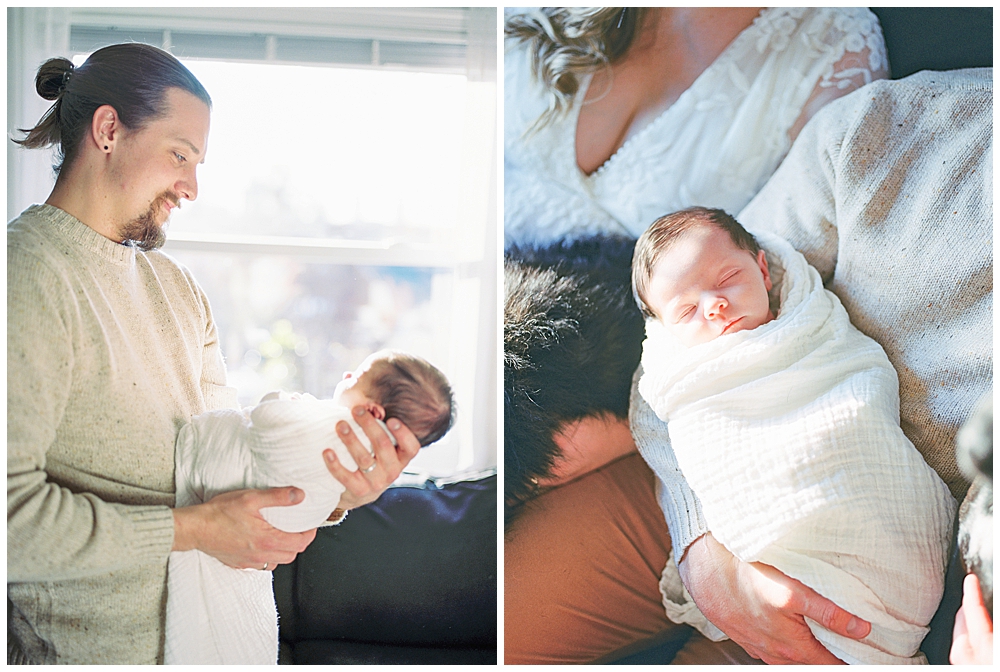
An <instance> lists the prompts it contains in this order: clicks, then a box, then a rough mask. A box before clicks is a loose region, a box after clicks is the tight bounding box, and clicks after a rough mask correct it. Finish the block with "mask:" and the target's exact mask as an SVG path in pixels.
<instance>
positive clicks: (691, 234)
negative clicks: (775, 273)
mask: <svg viewBox="0 0 1000 672" xmlns="http://www.w3.org/2000/svg"><path fill="white" fill-rule="evenodd" d="M770 289H771V275H770V273H769V272H768V270H767V260H766V259H765V258H764V251H763V250H762V249H760V246H759V245H758V244H757V241H756V240H755V239H754V237H753V236H752V235H750V233H748V232H747V230H746V229H744V228H743V227H742V226H741V225H740V223H739V222H737V221H736V220H735V219H733V218H732V217H731V216H729V215H728V214H726V213H725V212H723V211H722V210H713V209H709V208H700V207H696V208H687V209H685V210H680V211H678V212H675V213H673V214H670V215H666V216H664V217H660V218H659V219H658V220H656V221H655V222H653V224H652V225H651V226H650V227H649V228H648V229H646V232H645V233H643V234H642V236H640V237H639V240H638V242H636V244H635V253H634V254H633V255H632V291H633V293H634V294H635V300H636V302H637V303H638V304H639V309H640V310H641V311H642V313H643V314H644V315H645V316H646V317H654V318H656V319H658V320H659V321H660V322H661V323H662V324H663V326H664V327H666V328H667V330H668V331H669V332H670V333H672V334H673V335H674V336H675V337H676V338H677V339H678V340H679V341H680V342H681V343H683V344H684V345H687V346H689V347H690V346H694V345H698V344H700V343H707V342H708V341H711V340H714V339H716V338H718V337H719V336H722V335H723V334H732V333H735V332H737V331H743V330H746V329H755V328H757V327H759V326H760V325H762V324H765V323H767V322H770V321H771V320H773V319H774V315H773V314H772V313H771V309H770V305H769V300H768V296H767V293H768V291H769V290H770Z"/></svg>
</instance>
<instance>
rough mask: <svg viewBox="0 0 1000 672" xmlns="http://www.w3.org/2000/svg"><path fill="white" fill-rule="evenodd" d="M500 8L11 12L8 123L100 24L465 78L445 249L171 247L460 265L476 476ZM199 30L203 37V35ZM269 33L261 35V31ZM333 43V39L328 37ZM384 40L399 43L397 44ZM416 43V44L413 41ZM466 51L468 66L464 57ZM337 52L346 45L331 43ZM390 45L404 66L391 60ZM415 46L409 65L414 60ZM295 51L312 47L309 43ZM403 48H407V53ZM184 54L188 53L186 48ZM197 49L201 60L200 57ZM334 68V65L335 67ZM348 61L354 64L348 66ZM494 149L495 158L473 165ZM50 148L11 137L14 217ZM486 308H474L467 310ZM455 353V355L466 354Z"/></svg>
mask: <svg viewBox="0 0 1000 672" xmlns="http://www.w3.org/2000/svg"><path fill="white" fill-rule="evenodd" d="M497 26H498V21H497V11H496V9H495V8H490V7H487V8H436V9H426V8H266V7H260V8H228V7H223V8H117V7H116V8H70V7H61V8H38V7H21V8H8V9H7V38H8V52H7V53H8V58H7V125H8V127H7V131H8V137H19V136H18V135H17V129H21V128H29V127H31V126H33V125H34V124H35V123H36V122H37V120H38V119H39V118H40V117H41V115H42V114H44V112H45V110H46V109H48V106H49V105H50V103H49V102H48V101H45V100H43V99H41V97H39V96H38V95H37V93H36V92H35V90H34V76H35V73H36V71H37V68H38V66H39V65H40V64H41V63H42V62H44V61H45V60H46V59H48V58H51V57H53V56H71V55H72V53H73V52H72V51H71V36H72V35H73V31H74V30H76V31H77V34H79V32H80V30H81V29H83V30H90V31H93V32H100V31H107V30H109V29H112V30H123V31H127V30H141V31H151V32H158V33H160V34H161V35H162V44H161V45H159V46H163V47H165V48H168V49H169V48H170V47H171V42H172V40H173V39H174V36H179V35H185V36H187V38H188V43H190V39H191V36H192V34H198V33H200V34H211V35H228V36H231V37H233V41H237V42H238V41H239V40H238V39H237V38H238V37H239V36H244V37H245V36H254V39H252V40H244V42H247V41H249V42H252V43H253V44H258V43H262V44H263V45H264V49H263V52H262V53H260V54H256V55H257V56H262V57H261V58H256V57H255V58H235V59H234V58H231V57H226V60H242V61H244V62H261V63H298V64H303V65H319V64H321V63H320V62H317V60H315V59H310V60H299V61H293V60H282V58H281V55H282V53H292V52H289V51H288V50H286V49H284V48H283V45H285V44H292V45H294V44H298V45H302V44H304V43H308V42H309V40H314V41H315V42H316V43H318V44H336V43H337V41H341V43H343V44H350V45H355V46H357V45H358V44H362V43H365V42H366V41H367V43H368V44H370V47H369V49H370V55H371V60H370V62H368V63H358V62H356V61H352V62H350V63H349V65H350V67H352V68H353V67H370V68H388V69H403V70H419V71H432V72H453V73H454V72H460V73H462V74H465V75H466V77H467V80H468V82H469V83H470V84H469V86H468V87H467V88H468V91H469V94H468V96H467V103H466V104H467V108H471V109H474V110H477V117H476V118H477V123H475V124H467V125H466V126H467V130H466V135H465V137H464V139H463V146H464V152H465V158H464V159H463V170H462V175H463V185H462V199H463V200H462V203H461V205H460V209H459V213H460V216H459V219H460V221H462V222H463V223H464V225H463V226H460V227H458V228H457V229H456V231H455V233H456V235H455V236H454V237H452V239H451V240H450V241H449V243H448V244H447V246H446V247H437V248H432V249H428V248H427V247H425V246H421V245H417V244H405V243H403V244H400V243H396V244H382V243H377V242H376V243H373V242H370V241H350V240H336V239H302V238H292V237H281V236H225V235H221V234H219V235H206V234H198V233H182V232H172V233H171V235H170V237H169V241H168V243H167V248H165V249H167V251H169V250H171V249H172V250H196V251H207V252H226V253H263V254H282V255H287V256H291V257H296V258H300V259H304V260H309V261H322V262H326V263H332V264H352V265H376V266H423V267H439V268H449V269H452V272H453V273H454V276H453V277H454V283H453V295H454V298H453V309H452V313H453V315H452V318H451V321H452V334H453V338H454V339H455V341H454V342H455V343H461V344H463V346H465V348H464V349H466V350H467V351H468V349H469V348H471V349H472V352H474V353H475V355H474V361H475V366H474V367H473V369H474V370H471V371H470V370H464V369H467V368H468V367H467V366H466V367H460V368H461V369H463V370H460V371H459V372H458V374H457V378H458V379H455V377H456V376H455V374H453V380H452V384H453V387H454V388H455V389H456V392H458V391H460V390H462V389H471V390H472V394H471V398H472V399H473V407H472V408H471V409H470V408H461V409H460V412H461V413H470V412H471V415H472V422H471V423H468V424H465V425H464V426H465V428H466V429H465V433H466V434H468V436H466V435H463V436H461V437H460V441H461V443H462V444H463V445H466V446H472V447H473V448H474V455H473V460H472V463H471V466H469V467H468V468H467V469H465V470H464V471H467V472H478V471H483V470H488V469H491V468H495V467H496V465H497V435H498V423H497V415H498V413H497V410H496V409H497V402H498V398H497V387H498V384H497V381H498V379H497V375H498V374H497V371H498V365H497V361H498V348H497V331H498V321H497V296H498V282H497V276H498V272H497V265H498V254H499V243H498V231H497V203H498V201H497V176H498V170H497V163H498V154H497V131H496V129H497V121H496V107H497V106H496V100H497V86H496V72H497V70H496V62H497V34H498V32H497V30H498V29H497ZM196 38H197V36H195V39H196ZM257 38H261V39H257ZM324 41H325V42H324ZM384 45H392V47H393V48H392V50H387V49H385V48H383V47H384ZM408 45H412V49H409V47H408ZM462 47H464V64H462V63H459V62H458V61H457V60H456V56H455V55H456V54H460V53H461V49H462ZM332 51H336V49H333V50H332ZM390 51H391V53H392V54H396V55H397V56H395V58H396V59H397V61H401V62H395V63H393V62H386V61H387V57H386V53H389V52H390ZM411 52H412V55H413V56H412V58H410V61H411V62H405V61H406V60H407V58H408V56H407V54H409V53H411ZM297 53H300V54H301V53H302V52H301V51H299V52H297ZM400 54H401V56H400ZM177 55H178V56H180V57H181V58H184V57H185V55H184V54H183V53H179V54H177ZM195 57H197V56H195ZM328 64H331V65H335V64H336V63H328ZM345 65H347V64H346V63H345ZM484 153H485V154H487V155H489V156H490V157H492V159H491V160H490V161H487V162H483V161H482V160H478V161H475V162H473V161H469V160H468V159H470V158H471V157H476V156H478V157H482V156H483V155H484ZM51 162H52V155H51V153H48V152H42V151H25V150H22V149H20V148H19V147H18V146H17V145H15V144H14V143H12V142H10V141H9V140H8V143H7V218H8V221H9V220H10V219H12V218H14V217H16V216H17V215H18V214H19V213H20V212H21V211H23V210H24V208H25V207H27V206H28V205H30V204H31V203H36V202H42V201H44V200H45V198H46V197H47V196H48V194H49V192H50V191H51V189H52V185H53V175H52V168H51ZM470 305H474V306H476V307H477V308H478V309H477V310H475V311H471V312H473V313H475V314H470V310H469V309H468V307H469V306H470ZM456 356H457V355H456Z"/></svg>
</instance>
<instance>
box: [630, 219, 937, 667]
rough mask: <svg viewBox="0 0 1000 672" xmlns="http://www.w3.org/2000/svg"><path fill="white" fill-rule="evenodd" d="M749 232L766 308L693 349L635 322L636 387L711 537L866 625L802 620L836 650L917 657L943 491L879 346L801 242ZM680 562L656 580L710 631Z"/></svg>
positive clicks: (678, 607)
mask: <svg viewBox="0 0 1000 672" xmlns="http://www.w3.org/2000/svg"><path fill="white" fill-rule="evenodd" d="M757 237H758V240H759V241H760V243H761V246H762V247H763V248H764V249H765V251H766V254H767V258H768V263H769V266H770V268H771V271H772V276H773V277H774V278H775V284H776V289H778V297H779V300H780V311H779V312H778V316H777V318H776V319H774V320H773V321H771V322H769V323H767V324H765V325H762V326H760V327H758V328H756V329H753V330H747V331H741V332H737V333H734V334H728V335H724V336H721V337H719V338H717V339H715V340H713V341H710V342H708V343H704V344H701V345H698V346H695V347H691V348H685V347H684V346H683V345H681V344H680V343H679V342H677V341H676V340H675V339H674V338H673V337H672V336H671V335H670V334H669V333H668V332H667V331H666V330H665V329H664V327H663V326H662V325H661V324H660V323H659V322H658V321H656V320H647V322H646V341H645V343H644V344H643V354H642V367H643V371H644V373H643V376H642V378H641V379H640V381H639V391H640V393H641V394H642V396H643V398H644V399H645V400H646V401H647V402H648V403H649V405H650V407H651V408H652V409H653V411H654V412H655V413H656V414H657V416H659V417H660V418H661V419H662V420H665V421H666V422H667V423H668V432H669V435H670V444H671V445H672V447H673V450H674V452H675V454H676V457H677V462H678V464H679V466H680V468H681V471H682V472H683V474H684V478H685V479H686V480H687V482H688V484H689V485H690V486H691V488H692V489H693V490H694V492H695V493H696V494H697V495H698V497H699V499H700V500H701V504H702V509H703V512H704V515H705V520H706V522H707V523H708V527H709V529H710V530H711V532H712V534H713V536H714V537H715V538H716V539H717V540H718V541H719V542H721V543H722V544H724V545H725V546H726V548H728V549H729V551H730V552H732V553H733V554H734V555H736V556H737V557H738V558H740V559H741V560H743V561H746V562H762V563H765V564H768V565H771V566H773V567H776V568H777V569H778V570H780V571H781V572H783V573H784V574H786V575H788V576H790V577H792V578H795V579H797V580H799V581H801V582H802V583H804V584H806V585H807V586H810V587H812V588H813V589H814V590H816V591H817V592H818V593H820V594H821V595H823V596H825V597H827V598H829V599H831V600H832V601H833V602H835V603H837V604H838V605H840V606H841V607H843V608H844V609H846V610H847V611H849V612H851V613H852V614H855V615H857V616H860V617H861V618H864V619H865V620H867V621H870V622H871V624H872V631H871V634H869V636H868V637H866V638H865V639H864V640H861V641H856V640H852V639H848V638H845V637H840V636H839V635H835V634H834V633H832V632H830V631H828V630H826V629H824V628H823V627H822V626H820V625H819V624H817V623H814V622H812V621H807V622H808V623H809V626H810V628H811V629H812V631H813V633H814V635H815V636H816V638H817V639H818V640H819V641H820V642H821V643H822V644H823V645H824V646H826V647H827V648H828V649H829V650H830V651H831V652H832V653H833V654H834V655H836V656H837V657H838V658H840V659H842V660H844V661H845V662H848V663H870V664H886V663H924V662H926V659H925V658H924V656H923V654H921V653H920V652H919V646H920V643H921V641H922V640H923V638H924V636H925V635H926V633H927V632H928V627H927V626H928V624H929V623H930V620H931V617H932V616H933V615H934V612H935V611H936V609H937V606H938V602H939V601H940V599H941V595H942V593H943V589H944V575H945V569H946V566H947V561H948V557H947V553H948V546H949V542H950V538H951V526H952V520H953V516H954V513H955V507H956V503H955V500H954V498H953V497H952V496H951V494H950V492H949V491H948V488H947V487H946V486H945V484H944V483H943V482H942V481H941V479H940V478H939V477H938V475H937V473H936V472H935V471H934V470H933V469H931V468H930V467H929V466H928V465H927V464H926V462H925V461H924V459H923V457H922V456H921V455H920V453H919V452H918V451H917V450H916V449H915V448H914V447H913V445H912V444H911V443H910V441H909V440H908V439H907V438H906V436H905V435H904V434H903V432H902V430H901V429H900V427H899V391H898V380H897V376H896V372H895V370H894V369H893V368H892V365H891V364H890V362H889V360H888V358H887V357H886V355H885V352H884V351H883V350H882V348H881V346H879V345H878V343H876V342H875V341H873V340H872V339H870V338H868V337H867V336H865V335H864V334H862V333H861V332H859V331H858V330H857V329H855V328H854V327H853V326H852V325H851V323H850V320H849V317H848V315H847V312H846V311H845V310H844V308H843V306H842V305H841V303H840V301H839V299H838V298H837V297H836V296H835V295H834V294H832V293H831V292H829V291H827V290H825V289H824V288H823V284H822V281H821V279H820V276H819V274H818V273H817V272H816V270H815V269H813V268H812V267H811V266H809V265H808V264H807V263H806V260H805V259H804V258H803V257H802V255H801V254H799V253H798V252H796V251H795V250H794V249H793V248H792V247H791V246H790V245H789V244H788V243H786V242H785V241H784V240H782V239H780V238H776V237H774V236H769V235H766V234H759V235H758V236H757ZM772 291H773V290H772ZM676 572H677V569H676V566H675V565H674V564H673V562H672V561H671V562H670V563H669V564H668V566H667V569H666V570H665V571H664V579H663V582H662V583H661V589H662V590H663V592H664V604H665V606H666V607H667V614H668V616H670V617H671V619H672V620H676V621H680V622H688V623H691V624H692V625H695V626H696V627H698V628H699V629H700V630H702V632H704V633H705V634H706V635H709V636H710V637H712V638H714V639H719V638H720V635H721V632H720V631H719V630H718V629H716V628H715V627H714V626H712V625H711V624H710V623H709V622H708V621H707V619H705V617H704V616H703V615H702V614H701V612H699V611H698V609H697V607H696V606H695V605H694V603H693V602H692V601H691V600H690V596H688V595H687V594H686V591H684V589H683V585H682V584H681V582H680V577H679V575H677V573H676Z"/></svg>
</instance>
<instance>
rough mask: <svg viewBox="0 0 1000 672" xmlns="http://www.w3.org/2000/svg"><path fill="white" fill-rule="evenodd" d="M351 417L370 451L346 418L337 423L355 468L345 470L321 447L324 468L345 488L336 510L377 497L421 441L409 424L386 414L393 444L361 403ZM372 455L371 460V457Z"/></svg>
mask: <svg viewBox="0 0 1000 672" xmlns="http://www.w3.org/2000/svg"><path fill="white" fill-rule="evenodd" d="M352 412H353V413H354V420H355V422H357V423H358V424H359V425H361V429H363V430H364V432H365V435H366V436H367V437H368V440H369V441H371V444H372V451H373V452H372V454H370V453H369V452H368V450H367V449H366V448H365V447H364V446H363V445H362V444H361V441H359V440H358V437H356V436H355V435H354V432H352V431H351V427H350V426H349V425H348V424H347V423H346V422H343V421H341V422H338V423H337V432H338V433H339V434H340V439H341V441H343V442H344V445H345V446H346V447H347V450H348V452H350V454H351V457H353V458H354V461H355V463H357V465H358V470H357V471H348V470H347V468H346V467H344V465H342V464H341V463H340V461H339V460H338V459H337V456H336V455H335V454H334V452H333V451H332V450H330V449H329V448H328V449H326V450H324V451H323V457H324V458H325V459H326V468H327V469H329V470H330V473H331V474H333V477H334V478H336V479H337V480H338V481H340V482H341V483H343V484H344V487H345V488H347V490H346V491H345V492H344V494H343V495H341V496H340V503H339V504H338V505H337V510H339V511H348V510H350V509H356V508H357V507H359V506H364V505H365V504H369V503H371V502H374V501H375V500H376V499H378V498H379V497H380V496H381V495H382V493H383V492H385V491H386V489H387V488H388V487H389V486H390V485H392V483H393V481H395V480H396V479H397V478H399V475H400V474H401V473H403V469H404V468H405V467H406V465H407V464H409V463H410V460H412V459H413V458H414V457H415V456H416V454H417V452H419V450H420V442H419V441H418V440H417V437H415V436H414V435H413V432H411V431H410V430H409V428H408V427H407V426H406V425H404V424H403V423H402V422H400V421H399V420H398V419H396V418H389V420H388V421H387V422H386V426H387V427H388V428H389V431H390V432H392V435H393V436H394V437H396V444H397V445H395V446H394V445H392V441H391V440H390V439H389V437H388V436H386V434H385V432H384V431H382V428H381V427H380V426H379V425H378V422H377V421H376V420H375V417H374V416H373V415H372V414H371V413H369V412H367V411H366V410H365V407H364V406H355V407H354V409H353V411H352ZM373 456H374V460H373Z"/></svg>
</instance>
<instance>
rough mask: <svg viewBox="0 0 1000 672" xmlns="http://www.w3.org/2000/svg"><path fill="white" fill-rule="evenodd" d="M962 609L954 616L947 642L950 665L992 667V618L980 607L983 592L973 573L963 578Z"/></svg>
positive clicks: (982, 605)
mask: <svg viewBox="0 0 1000 672" xmlns="http://www.w3.org/2000/svg"><path fill="white" fill-rule="evenodd" d="M962 588H963V591H964V594H963V595H962V607H961V609H959V610H958V613H957V614H956V615H955V633H954V636H953V637H952V640H951V655H950V656H949V657H948V660H949V661H950V662H951V664H952V665H992V664H993V619H992V618H990V612H988V611H986V605H985V604H983V593H982V590H981V589H980V587H979V579H978V578H977V577H976V575H975V574H969V575H967V576H966V577H965V583H964V584H963V585H962Z"/></svg>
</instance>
